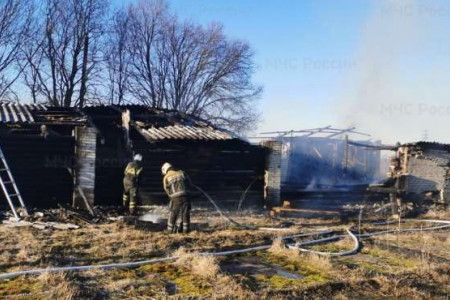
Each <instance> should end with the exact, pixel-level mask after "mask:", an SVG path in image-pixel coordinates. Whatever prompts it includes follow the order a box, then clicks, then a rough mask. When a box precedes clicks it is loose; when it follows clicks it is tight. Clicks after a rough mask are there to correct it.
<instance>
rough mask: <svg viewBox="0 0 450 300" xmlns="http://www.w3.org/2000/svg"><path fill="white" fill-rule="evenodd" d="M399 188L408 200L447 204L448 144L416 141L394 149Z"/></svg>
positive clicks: (449, 183)
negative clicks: (426, 200) (430, 200)
mask: <svg viewBox="0 0 450 300" xmlns="http://www.w3.org/2000/svg"><path fill="white" fill-rule="evenodd" d="M395 157H396V161H397V162H398V166H397V167H396V166H393V168H397V170H395V172H396V173H397V174H398V176H399V178H401V180H399V186H398V188H399V189H400V190H401V192H402V193H404V194H406V195H407V196H409V197H413V198H414V197H415V196H421V197H423V196H427V197H431V198H433V199H434V200H437V201H439V202H443V203H447V204H449V203H450V145H445V144H439V143H430V142H418V143H411V144H405V145H402V146H399V147H397V148H396V154H395Z"/></svg>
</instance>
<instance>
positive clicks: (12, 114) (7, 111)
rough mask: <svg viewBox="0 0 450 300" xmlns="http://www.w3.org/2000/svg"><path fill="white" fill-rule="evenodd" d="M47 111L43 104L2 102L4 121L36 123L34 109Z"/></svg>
mask: <svg viewBox="0 0 450 300" xmlns="http://www.w3.org/2000/svg"><path fill="white" fill-rule="evenodd" d="M35 110H41V111H45V110H47V108H46V107H45V106H44V105H41V104H16V103H0V120H1V122H2V123H8V124H16V123H34V121H35V120H34V118H33V114H32V111H35Z"/></svg>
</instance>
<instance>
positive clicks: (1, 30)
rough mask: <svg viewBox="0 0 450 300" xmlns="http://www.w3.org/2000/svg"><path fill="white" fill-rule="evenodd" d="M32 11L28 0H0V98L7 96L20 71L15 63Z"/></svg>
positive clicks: (24, 40)
mask: <svg viewBox="0 0 450 300" xmlns="http://www.w3.org/2000/svg"><path fill="white" fill-rule="evenodd" d="M32 11H33V6H32V2H31V1H30V0H0V99H3V98H5V97H6V98H7V97H8V94H9V93H10V92H11V90H10V88H11V86H12V85H13V84H14V82H16V80H17V79H18V77H19V75H20V73H21V70H22V69H21V68H20V66H19V67H18V68H16V66H18V65H16V64H15V63H16V62H17V61H18V59H19V55H20V48H21V46H22V44H23V43H24V42H26V40H27V39H28V37H29V35H28V30H29V28H30V22H31V15H32Z"/></svg>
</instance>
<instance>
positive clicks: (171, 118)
mask: <svg viewBox="0 0 450 300" xmlns="http://www.w3.org/2000/svg"><path fill="white" fill-rule="evenodd" d="M126 111H129V112H130V122H131V123H132V125H133V127H135V129H137V130H138V131H139V132H140V133H141V134H143V135H144V137H145V138H146V139H148V140H150V141H160V140H232V139H237V137H236V136H235V135H233V134H232V133H230V132H229V131H226V130H224V129H220V128H217V127H215V126H213V125H211V124H210V123H208V122H207V121H204V120H202V119H200V118H197V117H194V116H191V115H187V114H183V113H180V112H177V111H173V110H165V109H156V108H151V107H148V106H144V105H120V106H118V105H100V106H86V107H84V108H73V107H54V106H45V105H41V104H17V103H10V102H0V123H3V124H5V125H7V126H11V125H13V126H17V125H19V126H20V125H22V126H32V125H42V124H45V125H89V124H91V125H94V124H93V122H95V121H94V120H96V119H97V120H98V119H102V118H104V119H105V118H110V119H111V120H117V121H121V119H122V113H123V112H126Z"/></svg>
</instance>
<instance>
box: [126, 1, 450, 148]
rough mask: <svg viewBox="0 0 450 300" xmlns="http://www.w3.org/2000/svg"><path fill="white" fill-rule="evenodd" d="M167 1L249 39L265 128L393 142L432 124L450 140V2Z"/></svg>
mask: <svg viewBox="0 0 450 300" xmlns="http://www.w3.org/2000/svg"><path fill="white" fill-rule="evenodd" d="M128 2H131V0H128ZM168 2H169V4H170V7H171V8H172V9H173V10H174V11H175V12H176V13H177V14H178V15H179V16H180V17H181V18H185V19H191V20H194V21H197V22H200V23H204V24H207V23H210V22H213V21H218V22H221V23H223V24H224V28H225V31H226V33H227V34H228V35H229V36H230V37H232V38H238V39H243V40H246V41H248V42H249V43H250V45H251V46H252V48H253V49H254V51H255V62H256V64H257V66H258V67H257V71H256V73H255V76H254V81H255V83H259V84H262V85H263V86H264V93H263V95H262V99H261V111H262V112H263V121H262V123H261V124H260V127H259V130H258V131H267V130H290V129H304V128H311V127H320V126H326V125H334V126H337V127H345V126H350V125H355V126H358V127H359V128H360V129H361V130H364V131H367V132H369V133H372V134H373V135H374V136H375V138H381V139H383V140H385V141H388V142H392V141H397V140H400V141H403V142H406V141H412V140H418V139H421V138H422V137H423V135H424V132H425V131H426V130H427V131H428V135H429V138H430V139H434V140H439V141H443V142H450V134H447V132H446V131H444V130H443V129H442V127H444V126H445V125H447V127H448V124H449V123H450V122H449V121H450V101H449V100H448V96H449V95H450V89H449V88H448V87H450V59H449V55H450V41H449V39H448V34H446V33H448V28H450V27H449V25H450V1H446V0H283V1H280V0H278V1H276V0H260V1H257V0H244V1H238V0H227V1H211V0H169V1H168ZM117 3H126V2H118V1H117ZM418 120H420V121H418ZM405 124H406V125H405ZM410 124H411V125H410Z"/></svg>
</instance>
